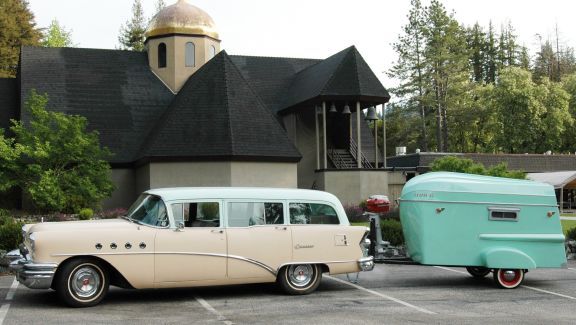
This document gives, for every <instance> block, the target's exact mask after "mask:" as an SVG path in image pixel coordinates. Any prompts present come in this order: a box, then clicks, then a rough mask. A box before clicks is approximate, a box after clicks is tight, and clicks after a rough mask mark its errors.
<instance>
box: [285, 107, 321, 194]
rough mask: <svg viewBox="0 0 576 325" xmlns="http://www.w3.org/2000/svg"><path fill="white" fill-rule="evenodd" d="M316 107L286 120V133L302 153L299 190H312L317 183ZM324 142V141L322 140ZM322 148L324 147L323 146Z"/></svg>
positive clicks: (299, 164)
mask: <svg viewBox="0 0 576 325" xmlns="http://www.w3.org/2000/svg"><path fill="white" fill-rule="evenodd" d="M314 123H315V120H314V107H310V109H309V110H304V111H301V112H299V113H292V114H290V116H287V117H285V118H284V124H285V125H286V131H287V133H288V135H289V137H290V139H291V140H292V141H293V142H294V145H295V146H296V148H297V149H298V151H300V154H301V155H302V159H301V160H300V162H299V163H298V188H305V189H309V188H312V186H313V185H314V183H315V182H316V186H318V184H317V183H318V181H319V180H317V179H316V173H314V171H315V170H316V128H315V125H314ZM320 141H322V139H320ZM321 146H322V145H321Z"/></svg>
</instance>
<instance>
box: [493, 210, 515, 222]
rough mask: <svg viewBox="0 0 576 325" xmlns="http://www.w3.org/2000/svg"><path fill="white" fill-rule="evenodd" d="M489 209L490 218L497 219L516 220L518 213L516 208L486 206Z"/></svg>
mask: <svg viewBox="0 0 576 325" xmlns="http://www.w3.org/2000/svg"><path fill="white" fill-rule="evenodd" d="M488 211H490V220H498V221H517V220H518V213H519V212H520V209H518V208H493V207H490V208H488Z"/></svg>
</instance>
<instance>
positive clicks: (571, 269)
mask: <svg viewBox="0 0 576 325" xmlns="http://www.w3.org/2000/svg"><path fill="white" fill-rule="evenodd" d="M568 270H570V271H576V269H573V268H571V267H569V268H568Z"/></svg>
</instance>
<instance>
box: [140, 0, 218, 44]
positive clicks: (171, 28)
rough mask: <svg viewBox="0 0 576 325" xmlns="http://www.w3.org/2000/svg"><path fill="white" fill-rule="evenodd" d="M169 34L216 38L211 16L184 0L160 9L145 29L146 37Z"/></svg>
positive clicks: (216, 34)
mask: <svg viewBox="0 0 576 325" xmlns="http://www.w3.org/2000/svg"><path fill="white" fill-rule="evenodd" d="M169 34H191V35H205V36H209V37H212V38H215V39H218V32H216V24H214V21H213V20H212V18H211V17H210V16H209V15H208V14H207V13H206V12H205V11H204V10H202V9H200V8H198V7H196V6H193V5H191V4H189V3H188V2H187V1H186V0H178V2H176V3H175V4H173V5H171V6H167V7H166V8H164V9H162V10H160V12H158V13H157V14H156V16H154V17H153V18H152V20H151V21H150V24H148V29H146V37H153V36H159V35H169Z"/></svg>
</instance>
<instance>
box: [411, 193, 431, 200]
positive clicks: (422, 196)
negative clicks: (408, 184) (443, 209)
mask: <svg viewBox="0 0 576 325" xmlns="http://www.w3.org/2000/svg"><path fill="white" fill-rule="evenodd" d="M414 196H415V197H417V198H419V199H431V198H433V197H434V194H433V193H416V194H414Z"/></svg>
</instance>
